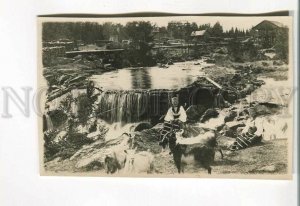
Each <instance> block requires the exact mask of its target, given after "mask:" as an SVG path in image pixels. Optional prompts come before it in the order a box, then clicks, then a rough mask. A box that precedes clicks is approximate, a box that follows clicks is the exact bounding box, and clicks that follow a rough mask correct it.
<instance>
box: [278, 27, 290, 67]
mask: <svg viewBox="0 0 300 206" xmlns="http://www.w3.org/2000/svg"><path fill="white" fill-rule="evenodd" d="M274 48H275V51H276V53H277V55H278V57H279V58H281V59H282V60H284V61H285V62H288V56H289V30H288V28H283V29H279V30H278V31H277V32H276V38H275V43H274Z"/></svg>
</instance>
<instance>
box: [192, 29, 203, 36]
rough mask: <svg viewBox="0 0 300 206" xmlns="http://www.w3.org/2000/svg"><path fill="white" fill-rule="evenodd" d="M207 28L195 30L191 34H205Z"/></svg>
mask: <svg viewBox="0 0 300 206" xmlns="http://www.w3.org/2000/svg"><path fill="white" fill-rule="evenodd" d="M205 32H206V30H199V31H193V32H192V33H191V36H203V35H204V33H205Z"/></svg>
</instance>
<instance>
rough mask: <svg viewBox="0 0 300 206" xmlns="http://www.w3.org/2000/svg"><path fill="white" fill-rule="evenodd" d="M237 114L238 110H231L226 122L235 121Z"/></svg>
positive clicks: (225, 119)
mask: <svg viewBox="0 0 300 206" xmlns="http://www.w3.org/2000/svg"><path fill="white" fill-rule="evenodd" d="M236 116H237V112H236V111H230V112H229V113H228V114H227V115H226V116H225V118H224V122H230V121H233V120H234V118H235V117H236Z"/></svg>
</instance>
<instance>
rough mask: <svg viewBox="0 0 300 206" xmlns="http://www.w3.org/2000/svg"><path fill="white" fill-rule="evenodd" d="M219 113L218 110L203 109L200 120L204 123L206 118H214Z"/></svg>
mask: <svg viewBox="0 0 300 206" xmlns="http://www.w3.org/2000/svg"><path fill="white" fill-rule="evenodd" d="M218 115H219V112H218V111H217V110H215V109H208V110H206V111H205V113H204V114H203V115H202V117H201V119H200V122H201V123H204V122H206V121H207V120H209V119H210V118H215V117H217V116H218Z"/></svg>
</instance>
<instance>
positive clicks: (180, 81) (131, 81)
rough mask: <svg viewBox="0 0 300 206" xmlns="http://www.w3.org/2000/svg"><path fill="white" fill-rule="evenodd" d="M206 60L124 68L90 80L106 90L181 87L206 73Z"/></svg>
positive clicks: (94, 76) (95, 76)
mask: <svg viewBox="0 0 300 206" xmlns="http://www.w3.org/2000/svg"><path fill="white" fill-rule="evenodd" d="M208 65H211V64H207V63H206V62H204V60H198V61H188V62H177V63H174V64H173V65H168V68H160V67H158V66H155V67H138V68H123V69H119V70H115V71H111V72H106V73H104V74H101V75H93V76H91V77H90V80H92V81H94V82H95V85H96V87H101V88H103V89H104V90H141V89H145V90H147V89H180V88H182V87H185V86H187V85H189V84H192V83H193V82H194V81H195V80H197V78H198V77H199V76H202V75H204V72H202V71H201V70H202V68H203V67H205V66H208Z"/></svg>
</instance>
